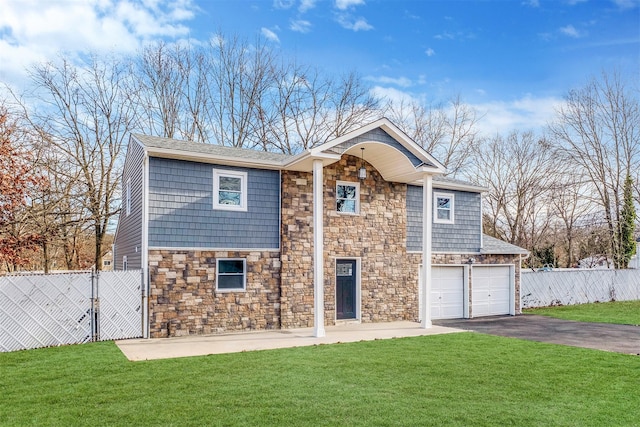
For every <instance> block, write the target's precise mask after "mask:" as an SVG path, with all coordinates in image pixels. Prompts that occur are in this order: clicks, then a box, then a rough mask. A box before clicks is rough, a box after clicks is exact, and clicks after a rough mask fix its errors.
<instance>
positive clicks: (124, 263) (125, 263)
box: [122, 255, 129, 271]
mask: <svg viewBox="0 0 640 427" xmlns="http://www.w3.org/2000/svg"><path fill="white" fill-rule="evenodd" d="M128 268H129V262H128V260H127V256H126V255H124V256H123V257H122V271H127V269H128Z"/></svg>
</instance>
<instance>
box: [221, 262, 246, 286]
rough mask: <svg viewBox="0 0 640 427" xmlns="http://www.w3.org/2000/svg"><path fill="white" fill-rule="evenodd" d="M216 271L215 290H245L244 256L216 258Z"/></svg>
mask: <svg viewBox="0 0 640 427" xmlns="http://www.w3.org/2000/svg"><path fill="white" fill-rule="evenodd" d="M216 272H217V280H216V290H218V291H243V290H245V287H246V283H247V262H246V260H245V259H244V258H228V259H217V260H216Z"/></svg>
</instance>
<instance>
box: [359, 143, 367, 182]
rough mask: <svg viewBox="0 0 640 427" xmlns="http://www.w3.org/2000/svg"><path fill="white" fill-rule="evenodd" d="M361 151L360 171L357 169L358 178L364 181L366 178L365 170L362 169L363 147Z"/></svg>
mask: <svg viewBox="0 0 640 427" xmlns="http://www.w3.org/2000/svg"><path fill="white" fill-rule="evenodd" d="M361 150H362V162H361V163H360V169H358V178H360V179H365V178H366V177H367V169H366V168H365V167H364V147H362V148H361Z"/></svg>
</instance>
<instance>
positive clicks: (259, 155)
mask: <svg viewBox="0 0 640 427" xmlns="http://www.w3.org/2000/svg"><path fill="white" fill-rule="evenodd" d="M131 136H132V137H133V138H134V139H135V140H136V141H138V143H140V144H141V145H142V146H143V147H144V148H145V150H146V151H147V153H148V154H149V155H152V156H154V157H164V158H170V159H182V160H191V161H198V162H202V163H217V164H226V165H238V166H253V167H260V168H265V169H280V168H281V167H282V164H283V163H285V162H286V161H287V160H288V159H290V158H291V157H292V156H290V155H287V154H281V153H271V152H268V151H259V150H250V149H246V148H236V147H225V146H222V145H215V144H205V143H198V142H191V141H181V140H177V139H171V138H160V137H157V136H148V135H141V134H132V135H131Z"/></svg>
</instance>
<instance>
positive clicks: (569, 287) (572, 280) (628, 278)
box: [520, 269, 640, 308]
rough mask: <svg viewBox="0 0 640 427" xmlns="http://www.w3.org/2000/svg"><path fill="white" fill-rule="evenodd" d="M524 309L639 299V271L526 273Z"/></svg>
mask: <svg viewBox="0 0 640 427" xmlns="http://www.w3.org/2000/svg"><path fill="white" fill-rule="evenodd" d="M520 295H521V302H522V308H532V307H547V306H550V305H572V304H585V303H591V302H605V301H630V300H638V299H640V270H635V269H629V270H571V271H537V272H533V271H523V272H522V278H521V290H520Z"/></svg>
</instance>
